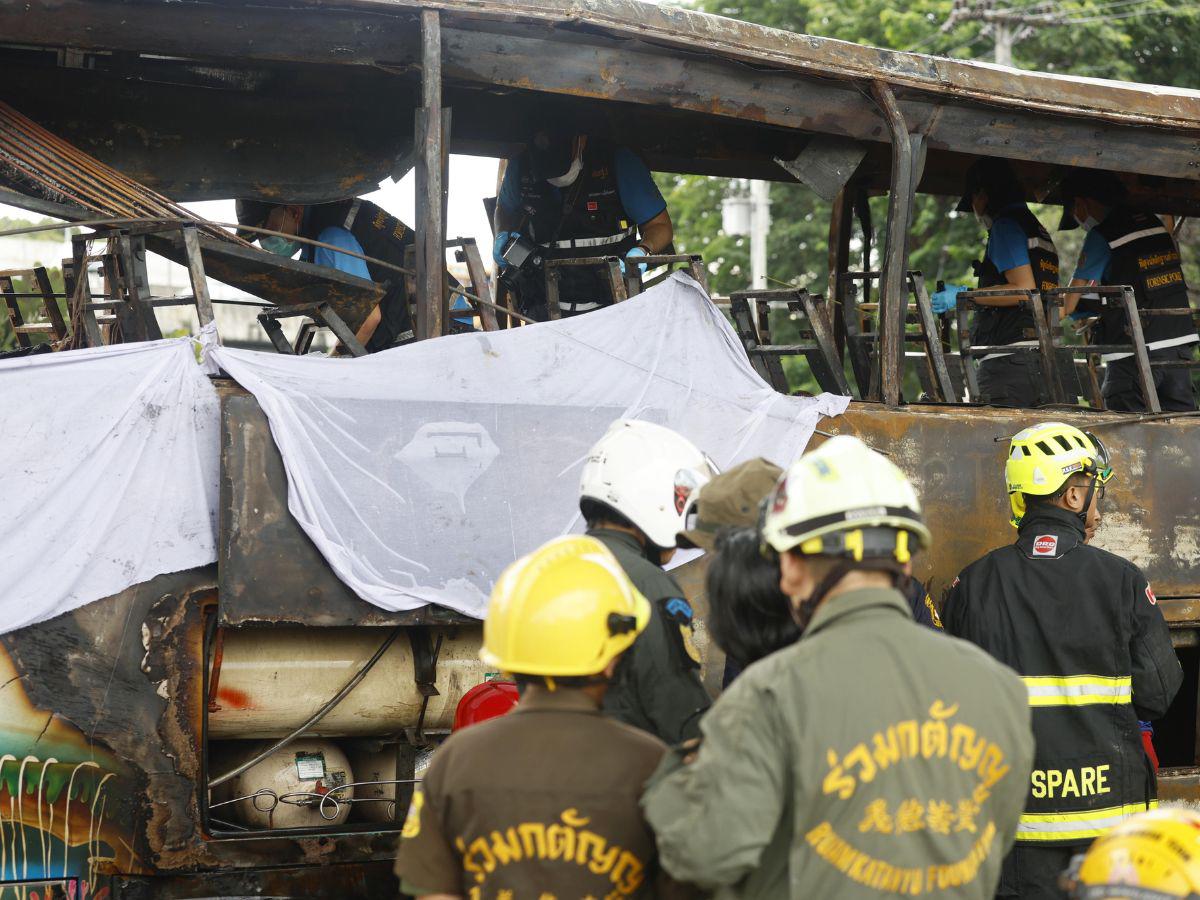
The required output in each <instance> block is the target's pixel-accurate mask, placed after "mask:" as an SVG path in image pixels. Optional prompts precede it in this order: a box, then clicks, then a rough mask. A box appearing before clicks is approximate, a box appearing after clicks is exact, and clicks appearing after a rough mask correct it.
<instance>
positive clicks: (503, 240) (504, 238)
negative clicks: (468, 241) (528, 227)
mask: <svg viewBox="0 0 1200 900" xmlns="http://www.w3.org/2000/svg"><path fill="white" fill-rule="evenodd" d="M516 234H517V232H515V231H502V232H500V233H499V234H498V235H496V240H495V241H493V242H492V259H493V260H495V262H496V270H497V271H499V270H500V269H507V268H508V263H506V262H505V261H504V257H503V256H501V255H500V251H501V250H503V249H504V245H505V244H507V243H508V242H509V240H510V239H511V238H513V237H515V236H516Z"/></svg>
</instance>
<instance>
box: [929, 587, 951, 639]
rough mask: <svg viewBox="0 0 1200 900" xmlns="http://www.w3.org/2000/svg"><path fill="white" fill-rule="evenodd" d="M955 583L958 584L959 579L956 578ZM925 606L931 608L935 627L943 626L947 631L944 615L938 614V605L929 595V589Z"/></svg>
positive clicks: (930, 616) (931, 616)
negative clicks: (943, 623) (943, 621)
mask: <svg viewBox="0 0 1200 900" xmlns="http://www.w3.org/2000/svg"><path fill="white" fill-rule="evenodd" d="M954 583H955V584H958V579H957V578H955V579H954ZM925 608H926V609H927V610H929V618H930V621H932V622H933V627H934V628H941V629H942V630H943V631H945V630H946V629H945V626H943V625H942V617H941V616H939V615H938V611H937V605H936V604H935V603H934V602H933V598H932V597H930V596H929V591H926V592H925Z"/></svg>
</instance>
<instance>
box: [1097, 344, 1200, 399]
mask: <svg viewBox="0 0 1200 900" xmlns="http://www.w3.org/2000/svg"><path fill="white" fill-rule="evenodd" d="M1195 349H1196V345H1195V344H1185V345H1184V346H1182V347H1167V348H1166V349H1164V350H1151V351H1150V359H1152V360H1155V359H1171V360H1176V359H1183V360H1188V359H1191V358H1192V354H1193V353H1194V352H1195ZM1150 373H1151V375H1152V376H1153V378H1154V389H1155V390H1156V391H1158V402H1159V403H1160V404H1161V405H1162V408H1163V410H1164V411H1166V412H1186V411H1187V410H1192V409H1195V408H1196V395H1195V394H1194V393H1193V392H1192V370H1191V369H1151V370H1150ZM1101 393H1103V394H1104V405H1105V407H1107V408H1108V409H1111V410H1113V411H1115V412H1145V411H1146V400H1145V398H1144V397H1142V385H1141V383H1140V382H1139V381H1138V377H1137V363H1136V362H1134V360H1133V357H1132V356H1127V357H1126V358H1125V359H1118V360H1114V361H1113V362H1110V363H1109V364H1108V368H1107V371H1106V372H1105V374H1104V387H1103V388H1101Z"/></svg>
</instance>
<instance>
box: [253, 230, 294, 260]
mask: <svg viewBox="0 0 1200 900" xmlns="http://www.w3.org/2000/svg"><path fill="white" fill-rule="evenodd" d="M258 243H259V246H261V247H262V248H263V249H264V250H266V251H267V252H268V253H274V254H275V255H276V256H288V257H291V256H294V255H295V253H296V251H297V250H299V249H300V245H299V244H297V243H296V242H295V241H289V240H288V239H287V238H281V237H275V236H274V235H271V236H270V237H263V238H261V239H260V240H259V242H258Z"/></svg>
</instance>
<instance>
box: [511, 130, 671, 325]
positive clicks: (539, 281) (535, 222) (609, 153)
mask: <svg viewBox="0 0 1200 900" xmlns="http://www.w3.org/2000/svg"><path fill="white" fill-rule="evenodd" d="M495 233H496V243H495V247H494V249H493V256H494V258H495V260H496V265H497V267H498V270H503V269H504V268H505V267H506V266H507V265H508V263H507V262H506V260H505V259H504V257H503V250H504V248H505V247H506V246H507V245H508V244H509V243H510V242H511V240H512V238H513V237H514V236H516V235H521V236H523V237H525V238H526V239H528V240H529V241H531V242H532V243H533V244H535V245H537V246H538V247H539V248H540V250H539V253H540V256H541V258H543V259H566V258H573V257H575V258H577V257H596V258H601V257H607V256H616V257H620V258H621V260H622V266H624V260H626V259H629V258H636V257H638V256H646V255H653V254H656V253H664V252H670V248H671V241H672V239H673V237H674V228H673V226H672V224H671V216H670V214H669V213H668V212H667V203H666V201H665V200H664V199H663V196H662V193H661V192H660V191H659V190H658V186H657V185H656V184H655V183H654V179H653V178H652V177H651V176H650V170H649V169H647V168H646V164H645V163H644V162H642V160H641V159H639V158H638V156H637V154H635V153H634V152H633V151H632V150H630V149H629V148H628V147H619V146H616V145H614V144H612V143H610V142H609V141H606V140H603V139H601V138H597V137H594V136H588V135H580V134H570V133H554V132H549V131H542V132H539V133H538V134H536V135H535V136H534V138H533V140H531V141H530V143H529V146H528V147H527V149H526V150H525V151H524V152H523V153H522V154H521V155H520V156H518V157H517V158H515V159H513V160H510V161H509V164H508V168H507V169H506V170H505V173H504V181H503V184H502V185H501V188H500V196H499V198H498V202H497V203H496V217H495ZM514 281H515V292H516V294H517V301H518V308H519V309H520V310H521V311H522V312H524V313H525V314H526V315H530V316H532V317H533V318H537V319H545V318H546V317H547V310H546V285H545V272H544V270H542V269H541V268H536V267H530V268H529V269H528V270H522V271H521V272H520V275H519V276H518V277H516V278H515V280H514ZM612 302H613V298H612V291H611V289H610V288H609V286H608V282H607V280H606V279H605V277H604V275H603V273H602V271H601V270H600V268H599V267H596V268H591V267H567V268H564V269H562V270H561V271H560V277H559V306H560V314H561V315H563V316H571V315H577V314H579V313H583V312H588V311H590V310H593V309H597V308H598V307H601V306H608V305H610V304H611V303H612Z"/></svg>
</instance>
